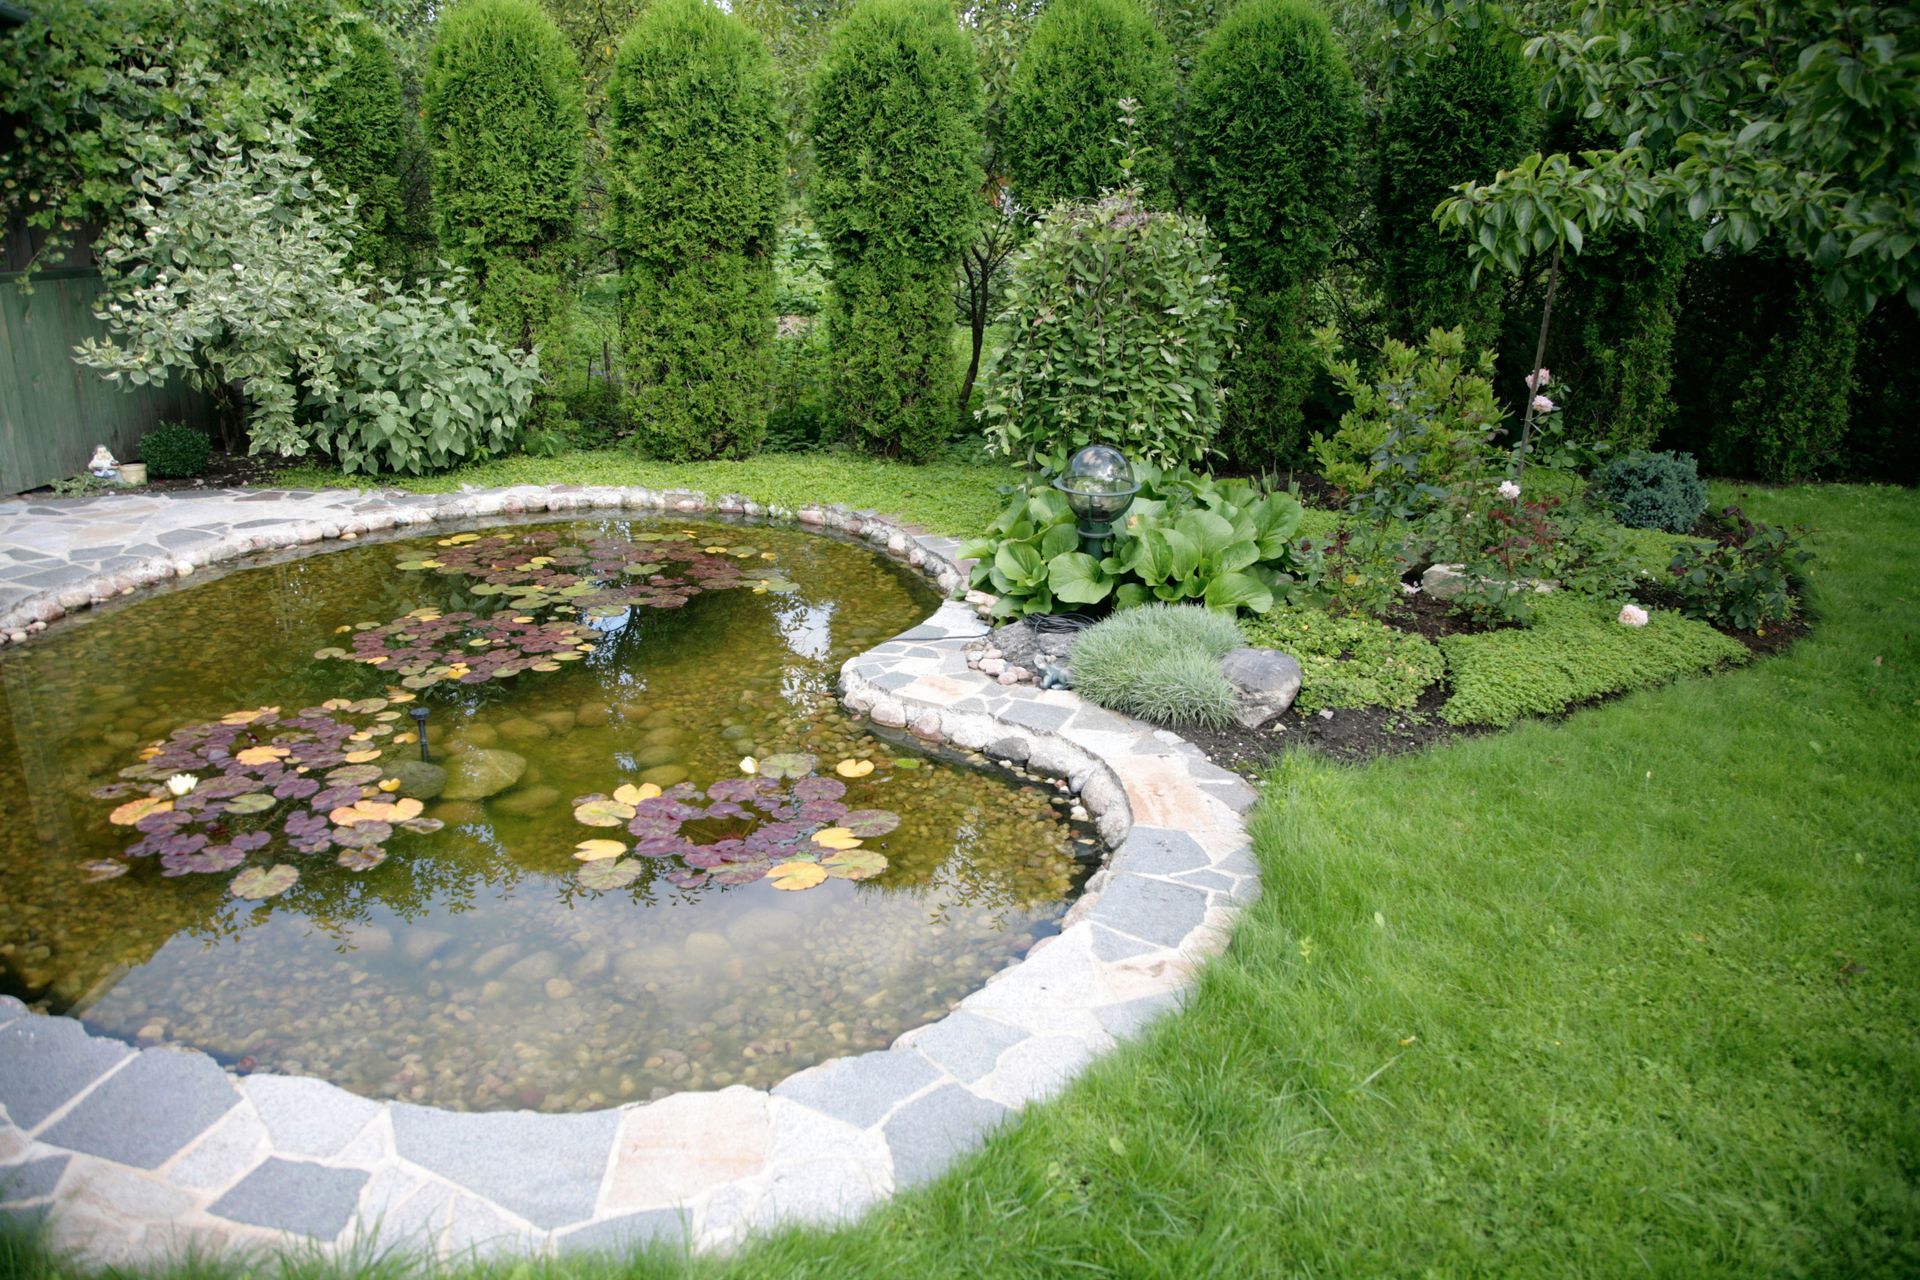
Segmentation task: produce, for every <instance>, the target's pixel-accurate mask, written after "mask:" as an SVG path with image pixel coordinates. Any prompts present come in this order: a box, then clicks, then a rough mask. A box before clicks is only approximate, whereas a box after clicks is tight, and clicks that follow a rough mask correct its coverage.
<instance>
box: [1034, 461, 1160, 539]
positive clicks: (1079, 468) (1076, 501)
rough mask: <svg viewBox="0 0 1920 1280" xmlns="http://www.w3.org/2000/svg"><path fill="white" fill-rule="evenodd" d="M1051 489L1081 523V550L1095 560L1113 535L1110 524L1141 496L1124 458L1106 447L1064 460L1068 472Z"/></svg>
mask: <svg viewBox="0 0 1920 1280" xmlns="http://www.w3.org/2000/svg"><path fill="white" fill-rule="evenodd" d="M1053 487H1054V488H1056V489H1058V490H1059V491H1060V492H1061V493H1063V494H1065V495H1066V497H1067V506H1068V508H1069V509H1071V510H1072V512H1073V514H1074V516H1075V518H1076V519H1078V520H1079V521H1080V546H1081V548H1082V549H1083V550H1085V551H1086V552H1087V554H1088V555H1094V556H1097V555H1099V554H1100V547H1101V544H1102V543H1103V542H1105V541H1106V540H1107V536H1108V535H1109V534H1111V533H1112V532H1113V522H1114V521H1115V520H1118V519H1119V518H1120V516H1121V514H1122V513H1123V512H1125V511H1126V509H1127V505H1128V504H1129V503H1131V502H1132V501H1133V495H1134V494H1136V493H1138V492H1140V486H1139V484H1138V483H1136V482H1135V481H1134V478H1133V467H1132V465H1131V464H1130V463H1128V461H1127V459H1126V455H1125V454H1123V453H1121V452H1120V451H1119V450H1118V449H1116V448H1114V447H1113V446H1112V445H1106V444H1090V445H1088V446H1087V447H1086V448H1084V449H1082V450H1080V452H1078V453H1076V454H1074V455H1073V457H1071V458H1069V459H1067V469H1066V471H1065V472H1064V473H1063V474H1062V475H1061V476H1060V478H1059V479H1058V480H1055V481H1054V482H1053Z"/></svg>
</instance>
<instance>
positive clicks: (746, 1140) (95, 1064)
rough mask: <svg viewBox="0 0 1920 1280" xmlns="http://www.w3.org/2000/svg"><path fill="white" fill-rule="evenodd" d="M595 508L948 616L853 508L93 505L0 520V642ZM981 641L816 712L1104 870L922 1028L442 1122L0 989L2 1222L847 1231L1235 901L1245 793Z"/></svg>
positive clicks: (134, 1254) (919, 546)
mask: <svg viewBox="0 0 1920 1280" xmlns="http://www.w3.org/2000/svg"><path fill="white" fill-rule="evenodd" d="M209 498H215V499H219V498H224V499H225V501H224V502H210V501H209ZM269 504H277V505H269ZM612 509H623V510H629V511H633V512H636V513H644V512H664V513H669V514H686V515H712V514H718V515H735V516H750V517H768V518H773V519H792V520H795V521H797V522H798V523H800V524H801V525H804V526H810V527H815V528H823V529H827V530H832V531H835V532H839V533H843V534H846V535H849V536H852V537H856V538H861V539H864V540H865V541H867V542H869V543H871V544H873V545H874V546H876V547H878V548H881V549H883V550H885V551H886V552H887V553H888V554H890V555H891V556H893V557H894V558H896V559H899V560H903V561H905V562H907V563H909V564H911V565H912V566H913V567H915V568H917V569H919V570H920V571H921V572H923V573H925V574H926V575H927V576H928V577H930V578H932V579H933V580H934V581H935V583H936V584H937V585H938V586H939V588H940V589H941V590H942V591H943V592H945V593H946V594H947V595H949V596H954V595H956V594H958V593H959V592H960V591H961V590H962V588H963V586H964V583H965V576H966V575H965V571H964V566H963V564H962V563H960V562H959V561H958V559H957V557H958V551H959V544H958V543H957V542H956V541H954V540H952V539H946V538H936V537H930V536H927V535H924V534H920V533H917V532H915V531H912V530H910V529H908V528H905V527H902V526H900V525H898V524H896V523H893V522H891V521H888V520H885V519H881V518H879V517H877V516H875V515H873V514H872V513H870V512H856V511H849V510H847V509H846V508H845V507H839V506H809V507H804V508H800V509H798V510H795V511H791V512H789V511H782V510H779V509H773V510H769V509H768V508H766V507H764V506H761V505H760V504H758V503H754V502H751V501H749V500H748V499H746V498H743V497H740V496H738V495H727V496H724V497H721V498H718V499H715V500H713V501H709V500H708V499H707V498H706V497H705V496H704V495H702V494H699V493H694V492H689V491H678V490H668V491H662V490H648V489H617V488H588V487H559V488H545V487H537V486H520V487H516V488H512V489H499V490H486V491H467V492H462V493H456V494H446V495H416V494H401V493H393V492H381V493H375V494H368V493H355V492H347V491H323V492H318V493H311V492H309V493H303V492H298V491H274V490H254V491H245V490H231V491H211V492H206V493H205V494H204V496H202V494H200V493H196V494H195V495H194V496H190V497H169V496H164V495H142V496H138V497H134V496H116V497H106V498H100V499H83V500H79V501H72V502H63V501H50V502H43V503H32V504H18V503H0V639H5V640H8V641H11V642H15V643H17V642H19V641H20V640H23V639H26V638H27V637H28V636H29V635H30V634H31V632H33V631H37V630H42V629H44V628H45V626H46V624H47V623H49V622H51V621H54V620H55V619H57V618H59V617H61V616H62V615H64V614H65V613H67V612H69V611H72V610H76V609H80V608H85V607H88V606H89V605H90V604H92V603H96V602H101V601H106V600H111V599H113V598H115V597H117V596H120V595H124V594H129V593H131V592H132V591H135V590H138V589H139V588H141V587H145V586H150V585H154V584H157V583H160V582H164V581H166V580H168V579H172V578H176V577H180V576H183V575H187V574H191V573H192V572H194V571H195V570H196V569H198V568H200V567H203V566H206V565H211V564H216V563H220V562H223V561H228V560H233V559H237V558H240V557H243V556H247V555H251V554H254V553H258V552H268V551H274V550H280V549H285V548H292V547H297V546H299V545H301V544H310V543H320V542H323V541H326V540H330V539H340V538H348V539H351V538H356V537H359V536H361V535H363V534H370V533H377V532H382V531H385V530H389V529H399V528H405V527H411V526H415V525H426V524H430V523H435V522H443V521H455V520H473V519H485V518H491V517H495V516H502V517H512V516H519V515H523V514H539V513H553V514H560V515H567V514H575V513H577V514H581V515H589V514H591V513H593V512H607V511H610V510H612ZM256 513H257V514H256ZM208 516H215V517H217V518H213V519H208V518H207V517H208ZM22 565H26V566H30V567H29V568H27V569H24V570H22V569H21V568H20V566H22ZM985 631H986V627H985V624H984V623H983V622H982V621H981V619H980V618H979V616H978V614H977V613H976V612H975V611H974V610H973V609H972V608H969V607H968V606H967V605H965V604H962V603H960V602H958V601H955V600H949V601H948V602H947V603H944V604H942V605H941V606H940V608H939V609H937V610H936V611H935V612H934V614H933V615H932V616H931V617H929V618H928V619H927V620H926V621H925V622H923V623H921V624H920V625H918V626H916V627H912V628H909V629H908V630H907V631H904V632H902V633H900V634H899V635H897V636H895V637H893V638H892V639H891V640H888V641H886V642H884V643H882V644H880V645H878V646H876V647H874V648H872V649H869V650H867V651H866V652H864V653H861V654H858V655H856V656H855V657H853V658H851V659H849V660H848V662H847V663H846V664H845V666H844V667H843V668H842V671H841V691H842V696H843V698H844V700H845V702H846V704H847V705H848V707H849V708H850V709H852V710H854V711H856V712H860V713H864V714H866V715H867V716H869V717H870V718H871V719H872V720H873V722H874V723H875V724H878V725H881V726H886V727H890V728H895V729H902V730H905V731H910V732H912V733H913V734H915V735H916V736H918V737H920V738H921V739H923V740H926V741H928V742H948V743H951V744H952V745H954V746H955V747H958V748H962V749H965V750H969V751H980V752H984V753H985V754H987V755H989V756H992V757H995V758H999V759H1002V760H1007V761H1010V762H1013V763H1017V764H1022V765H1024V766H1025V767H1027V768H1028V769H1031V770H1033V771H1036V772H1040V773H1046V774H1050V775H1055V776H1058V777H1061V778H1064V779H1066V780H1067V781H1068V783H1069V785H1070V786H1071V787H1072V788H1073V789H1074V790H1075V791H1077V792H1078V793H1079V796H1080V800H1081V803H1082V804H1083V805H1084V806H1085V807H1086V809H1087V810H1088V811H1089V812H1090V813H1091V814H1092V815H1093V816H1094V819H1095V821H1096V822H1097V824H1098V826H1099V829H1100V833H1101V835H1102V836H1103V837H1104V838H1105V839H1106V841H1107V843H1108V844H1109V846H1110V847H1111V849H1112V854H1111V856H1110V857H1109V858H1108V860H1107V862H1106V864H1105V866H1104V867H1103V868H1102V869H1101V870H1100V871H1099V872H1097V873H1096V874H1095V876H1094V877H1093V879H1092V880H1091V881H1090V883H1089V884H1088V886H1087V890H1086V892H1085V893H1084V895H1083V896H1082V897H1081V898H1080V899H1079V900H1078V901H1077V902H1076V903H1075V904H1074V905H1073V907H1072V908H1071V909H1070V910H1069V911H1068V912H1067V914H1066V916H1065V917H1064V919H1063V921H1062V929H1061V932H1060V933H1059V934H1057V935H1055V936H1054V937H1051V938H1048V939H1044V940H1043V941H1042V942H1041V943H1039V944H1037V945H1036V946H1035V947H1034V948H1033V949H1032V950H1030V951H1029V952H1028V953H1027V955H1026V956H1025V957H1024V958H1022V959H1020V960H1019V961H1016V962H1015V963H1013V964H1011V965H1009V966H1008V967H1007V968H1005V969H1003V970H1001V971H1000V972H999V973H998V974H996V975H995V976H994V977H993V978H991V979H989V980H988V982H987V984H986V985H985V986H983V987H982V988H980V989H979V990H977V991H975V992H973V993H972V994H971V995H969V996H967V997H966V998H965V999H963V1000H962V1001H960V1003H959V1005H958V1006H957V1007H956V1008H955V1009H954V1010H953V1012H951V1013H949V1014H948V1015H947V1016H946V1017H945V1018H943V1019H941V1020H940V1021H938V1022H934V1023H931V1024H928V1025H926V1026H923V1027H920V1028H917V1029H915V1030H912V1031H909V1032H906V1033H905V1034H903V1035H902V1036H900V1037H899V1038H898V1039H897V1040H896V1041H895V1042H894V1044H893V1045H892V1046H891V1047H890V1048H887V1049H883V1050H878V1051H875V1052H871V1053H865V1054H861V1055H858V1056H856V1057H850V1058H838V1059H833V1060H830V1061H828V1062H825V1063H821V1064H819V1065H817V1066H814V1067H810V1068H807V1069H806V1070H803V1071H800V1072H798V1073H796V1074H794V1075H792V1076H789V1077H787V1078H786V1079H785V1080H784V1081H782V1082H781V1083H779V1084H777V1085H775V1086H773V1087H772V1088H771V1089H770V1090H763V1089H753V1088H747V1087H744V1086H735V1087H732V1088H727V1089H722V1090H718V1091H714V1092H705V1093H677V1094H671V1095H669V1096H667V1097H664V1098H661V1099H658V1100H656V1101H652V1102H647V1103H632V1104H627V1105H624V1106H620V1107H614V1108H609V1109H605V1110H601V1111H594V1112H584V1113H578V1114H547V1113H533V1112H524V1111H516V1112H454V1111H444V1110H439V1109H436V1108H431V1107H422V1106H417V1105H414V1104H411V1103H404V1102H382V1101H375V1100H372V1099H368V1098H363V1097H360V1096H358V1095H355V1094H351V1093H348V1092H346V1091H344V1090H342V1089H340V1088H338V1087H336V1086H334V1085H331V1084H328V1083H326V1082H324V1081H320V1080H313V1079H304V1078H296V1077H286V1076H275V1075H265V1074H256V1075H252V1076H247V1077H244V1078H240V1077H235V1076H233V1075H230V1074H229V1073H228V1072H226V1071H225V1070H224V1069H222V1068H221V1067H220V1066H219V1065H218V1064H217V1063H215V1062H214V1060H213V1059H212V1058H211V1057H209V1056H207V1055H206V1054H203V1053H200V1052H198V1051H195V1050H190V1049H177V1048H162V1047H154V1048H145V1049H136V1048H133V1047H131V1046H129V1045H127V1044H125V1043H123V1042H121V1041H119V1040H114V1039H108V1038H102V1037H96V1036H93V1035H90V1034H89V1033H88V1032H87V1031H86V1030H85V1029H84V1028H83V1027H82V1025H81V1024H80V1023H79V1022H77V1021H75V1020H73V1019H70V1018H65V1017H54V1016H48V1015H42V1014H36V1013H32V1012H30V1011H29V1010H27V1009H26V1007H25V1006H24V1005H22V1004H20V1003H19V1002H18V1001H15V1000H11V999H7V998H0V1225H5V1224H7V1223H8V1222H15V1223H18V1222H37V1221H42V1220H44V1221H46V1222H47V1224H48V1228H49V1232H50V1239H51V1242H52V1243H53V1244H54V1246H55V1247H57V1248H61V1249H67V1250H72V1251H74V1252H75V1253H76V1254H77V1255H78V1256H80V1257H82V1258H84V1259H85V1260H87V1261H90V1262H93V1263H95V1264H103V1265H104V1264H125V1263H139V1262H142V1261H148V1260H155V1259H161V1258H166V1257H170V1256H176V1255H178V1254H179V1253H181V1252H183V1251H185V1250H188V1249H194V1250H199V1251H202V1252H207V1251H216V1252H219V1251H232V1250H246V1249H273V1248H285V1247H304V1248H319V1249H321V1250H322V1251H326V1252H333V1253H339V1254H352V1253H354V1252H356V1251H369V1252H370V1251H371V1250H373V1249H375V1248H381V1249H384V1248H392V1247H400V1248H413V1249H420V1250H423V1251H429V1252H432V1253H435V1254H438V1255H440V1256H442V1257H454V1256H461V1255H467V1254H470V1253H477V1254H481V1255H487V1254H493V1253H500V1252H521V1253H557V1252H565V1251H572V1250H593V1249H620V1248H630V1247H632V1246H635V1245H638V1244H642V1243H646V1242H649V1241H660V1242H664V1243H669V1244H673V1245H678V1246H681V1247H687V1248H692V1249H696V1250H704V1249H724V1248H727V1247H729V1246H732V1245H734V1244H737V1243H738V1242H739V1241H740V1240H741V1239H743V1238H744V1237H745V1235H746V1234H747V1233H748V1232H750V1231H753V1230H757V1229H760V1228H763V1227H768V1226H772V1225H774V1224H777V1223H783V1222H798V1223H813V1224H823V1223H833V1222H839V1221H845V1220H848V1219H851V1218H853V1217H856V1216H858V1215H859V1214H860V1213H861V1212H863V1211H864V1210H865V1209H866V1208H868V1207H869V1206H870V1205H872V1204H874V1203H876V1202H878V1201H880V1200H883V1199H885V1198H886V1197H887V1196H888V1195H890V1194H891V1193H892V1192H893V1191H895V1190H898V1189H904V1188H909V1187H913V1186H917V1185H919V1184H921V1183H923V1182H926V1181H928V1180H930V1179H932V1178H934V1177H936V1176H937V1175H938V1174H939V1173H941V1172H942V1171H943V1170H944V1169H946V1168H947V1167H948V1166H949V1165H950V1164H952V1163H953V1162H954V1161H955V1160H957V1159H959V1158H961V1157H962V1156H964V1155H966V1154H967V1153H969V1152H971V1151H972V1150H974V1149H975V1148H977V1147H978V1146H979V1145H980V1143H981V1142H983V1141H984V1140H985V1136H986V1135H987V1133H988V1132H990V1131H991V1130H992V1129H993V1128H995V1127H996V1126H997V1125H999V1124H1000V1123H1001V1122H1002V1121H1004V1120H1005V1119H1006V1118H1007V1117H1008V1116H1010V1115H1012V1114H1013V1113H1014V1112H1016V1111H1018V1110H1019V1109H1020V1108H1021V1107H1023V1106H1025V1105H1026V1104H1027V1103H1029V1102H1033V1101H1037V1100H1040V1099H1043V1098H1046V1097H1049V1096H1052V1095H1053V1094H1055V1093H1057V1092H1059V1091H1060V1090H1061V1089H1062V1088H1064V1087H1065V1086H1066V1085H1067V1084H1068V1083H1069V1082H1070V1081H1071V1080H1072V1079H1073V1078H1074V1077H1075V1076H1076V1075H1078V1073H1079V1072H1080V1070H1081V1069H1082V1068H1083V1067H1085V1066H1086V1064H1088V1063H1089V1062H1090V1061H1092V1060H1093V1059H1094V1058H1095V1057H1096V1056H1098V1055H1099V1054H1101V1053H1102V1052H1104V1051H1106V1050H1108V1049H1110V1048H1112V1047H1113V1046H1114V1045H1115V1044H1116V1043H1117V1042H1118V1041H1120V1040H1123V1039H1125V1038H1127V1037H1128V1036H1130V1035H1132V1034H1133V1033H1135V1032H1136V1031H1137V1030H1138V1029H1139V1028H1141V1027H1142V1026H1143V1025H1144V1024H1145V1023H1146V1022H1148V1021H1149V1020H1151V1019H1152V1018H1153V1017H1155V1016H1156V1015H1158V1014H1160V1013H1162V1012H1164V1011H1166V1010H1168V1009H1170V1008H1172V1007H1174V1006H1175V1005H1176V1004H1177V1003H1178V1001H1179V999H1180V996H1181V993H1182V991H1183V990H1184V989H1185V988H1186V986H1187V984H1188V983H1189V982H1190V981H1191V979H1192V976H1193V974H1194V971H1195V969H1196V968H1197V966H1198V965H1199V963H1200V962H1201V961H1203V960H1204V959H1205V958H1206V957H1207V956H1209V955H1212V954H1214V953H1215V952H1217V951H1218V950H1219V949H1220V948H1222V947H1223V946H1224V945H1225V943H1226V940H1227V937H1228V934H1229V931H1230V929H1231V926H1232V923H1233V920H1234V918H1235V916H1236V915H1237V913H1238V911H1239V910H1240V908H1241V906H1242V905H1243V904H1244V903H1245V902H1246V901H1248V900H1250V899H1251V898H1252V897H1253V896H1254V895H1255V894H1256V893H1257V892H1258V888H1259V879H1258V871H1257V869H1256V867H1255V864H1254V861H1253V857H1252V852H1251V846H1250V843H1249V840H1248V837H1247V832H1246V829H1245V827H1244V825H1243V823H1242V821H1241V815H1242V814H1243V813H1244V812H1245V811H1246V810H1247V809H1248V808H1250V807H1251V805H1252V803H1253V801H1254V798H1255V796H1254V792H1253V790H1252V788H1250V787H1249V786H1248V785H1247V784H1246V783H1245V782H1244V781H1243V780H1241V779H1240V778H1239V777H1238V776H1237V775H1235V774H1232V773H1230V772H1228V771H1227V770H1224V769H1221V768H1219V767H1217V766H1215V765H1213V764H1212V763H1211V762H1209V761H1208V760H1207V759H1206V758H1205V756H1204V755H1203V754H1202V753H1201V752H1200V751H1199V749H1198V748H1197V747H1195V746H1193V745H1192V744H1191V743H1187V742H1185V741H1183V740H1182V739H1180V738H1179V737H1177V736H1175V735H1174V734H1171V733H1169V732H1167V731H1165V730H1160V729H1155V728H1153V727H1152V726H1151V725H1148V724H1145V723H1143V722H1140V721H1136V720H1130V719H1128V718H1126V717H1123V716H1119V715H1115V714H1113V713H1111V712H1107V711H1104V710H1101V709H1100V708H1098V707H1095V706H1092V705H1091V704H1089V703H1087V702H1086V701H1084V700H1083V699H1081V698H1080V697H1078V696H1077V695H1075V694H1073V693H1070V692H1065V691H1058V690H1054V691H1044V690H1040V689H1037V688H1034V687H1033V686H1031V685H1011V686H1005V685H1001V684H999V683H998V682H997V681H995V680H993V679H991V678H989V677H987V676H983V675H981V674H980V673H978V672H977V671H973V670H970V669H969V668H968V666H967V646H968V645H969V644H970V643H972V642H974V641H976V640H977V639H978V638H979V637H980V636H982V635H984V634H985Z"/></svg>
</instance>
